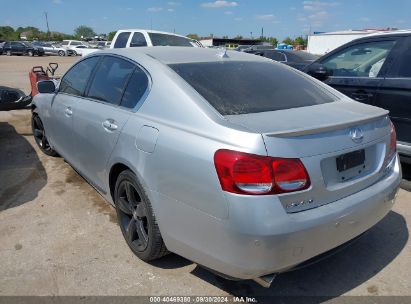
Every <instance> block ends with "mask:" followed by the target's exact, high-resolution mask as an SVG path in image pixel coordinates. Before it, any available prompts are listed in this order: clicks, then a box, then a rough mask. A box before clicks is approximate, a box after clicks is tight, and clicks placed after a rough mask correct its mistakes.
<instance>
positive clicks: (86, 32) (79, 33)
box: [74, 25, 96, 38]
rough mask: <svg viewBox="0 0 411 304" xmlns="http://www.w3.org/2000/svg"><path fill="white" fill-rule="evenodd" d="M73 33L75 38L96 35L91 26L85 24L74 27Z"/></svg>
mask: <svg viewBox="0 0 411 304" xmlns="http://www.w3.org/2000/svg"><path fill="white" fill-rule="evenodd" d="M74 35H75V36H76V37H77V38H81V37H83V38H86V37H93V36H95V35H96V33H95V32H94V30H93V29H92V28H91V27H89V26H86V25H80V26H78V27H76V28H75V29H74Z"/></svg>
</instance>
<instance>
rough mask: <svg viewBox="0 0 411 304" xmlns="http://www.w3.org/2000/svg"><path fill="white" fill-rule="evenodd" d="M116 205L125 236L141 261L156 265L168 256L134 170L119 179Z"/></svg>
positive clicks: (116, 189) (128, 171)
mask: <svg viewBox="0 0 411 304" xmlns="http://www.w3.org/2000/svg"><path fill="white" fill-rule="evenodd" d="M114 202H115V205H116V211H117V219H118V223H119V225H120V228H121V232H122V233H123V236H124V239H125V240H126V242H127V245H128V246H129V247H130V249H131V251H132V252H133V253H134V254H135V255H136V256H137V257H139V258H140V259H141V260H143V261H152V260H155V259H158V258H161V257H162V256H164V255H166V254H167V253H168V250H167V248H166V246H165V244H164V241H163V238H162V237H161V233H160V229H159V228H158V225H157V220H156V217H155V215H154V212H153V209H152V206H151V203H150V201H149V199H148V197H147V195H146V192H145V191H144V189H143V187H142V186H141V184H140V183H139V182H138V180H137V177H136V175H135V174H134V173H133V172H131V171H130V170H125V171H123V172H121V173H120V175H119V176H118V178H117V181H116V185H115V189H114Z"/></svg>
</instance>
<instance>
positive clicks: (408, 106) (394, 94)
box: [377, 78, 411, 144]
mask: <svg viewBox="0 0 411 304" xmlns="http://www.w3.org/2000/svg"><path fill="white" fill-rule="evenodd" d="M377 106H379V107H381V108H384V109H387V110H389V111H390V114H389V115H390V118H391V120H392V122H393V123H394V126H395V129H396V131H397V140H398V141H401V142H406V143H408V144H411V78H391V79H390V78H387V79H385V80H384V82H383V83H382V86H381V91H380V94H379V96H378V100H377Z"/></svg>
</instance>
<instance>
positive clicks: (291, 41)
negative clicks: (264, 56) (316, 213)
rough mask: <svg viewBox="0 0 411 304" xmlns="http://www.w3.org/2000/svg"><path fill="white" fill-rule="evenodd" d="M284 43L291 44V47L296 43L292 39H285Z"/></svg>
mask: <svg viewBox="0 0 411 304" xmlns="http://www.w3.org/2000/svg"><path fill="white" fill-rule="evenodd" d="M283 43H285V44H290V45H294V41H293V40H292V39H291V38H290V37H287V38H285V39H284V40H283Z"/></svg>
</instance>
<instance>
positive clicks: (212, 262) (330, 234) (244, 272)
mask: <svg viewBox="0 0 411 304" xmlns="http://www.w3.org/2000/svg"><path fill="white" fill-rule="evenodd" d="M400 182H401V169H400V165H399V160H398V157H397V158H396V160H395V165H394V166H393V169H391V171H389V172H388V173H387V175H386V176H385V177H384V178H383V179H382V180H380V181H379V182H377V183H375V184H374V185H372V186H370V187H368V188H366V189H364V190H362V191H360V192H358V193H356V194H353V195H350V196H348V197H346V198H344V199H341V200H338V201H336V202H333V203H330V204H328V205H324V206H321V207H317V208H314V209H310V210H306V211H302V212H298V213H292V214H289V213H286V212H285V210H284V208H283V207H282V205H281V203H280V201H279V200H278V199H277V198H276V197H275V196H260V197H258V198H256V199H255V198H254V197H253V201H252V202H250V199H249V198H247V197H246V196H241V195H235V194H226V198H227V201H228V204H229V217H228V219H224V220H221V219H215V218H212V217H210V216H208V215H205V214H204V213H202V212H200V211H198V210H197V209H192V208H188V207H187V206H186V205H185V204H181V203H179V204H178V205H174V207H173V203H172V202H170V205H169V206H170V208H177V209H180V208H181V207H183V208H181V209H180V210H176V209H174V210H172V211H171V210H170V212H173V213H174V214H175V213H178V212H180V211H181V218H179V219H178V223H175V225H178V226H179V227H181V228H179V229H177V230H179V231H178V235H177V234H174V235H173V231H174V229H173V228H174V227H176V226H174V227H173V228H171V227H170V229H169V231H167V228H166V227H164V228H165V229H162V234H164V241H165V242H166V245H167V247H168V248H169V249H170V251H173V252H176V253H178V254H180V255H182V256H184V257H186V258H188V259H191V260H193V261H195V262H197V263H199V264H202V265H204V266H206V267H208V268H211V269H214V270H216V271H218V272H220V273H222V274H224V275H226V276H229V277H233V278H239V279H253V278H256V277H260V276H263V275H267V274H271V273H278V272H284V271H286V270H288V269H291V268H293V267H294V266H296V265H298V264H300V263H303V262H304V261H307V260H309V259H311V258H313V257H316V256H318V255H320V254H322V253H324V252H326V251H329V250H331V249H333V248H335V247H337V246H339V245H341V244H344V243H346V242H348V241H349V240H351V239H353V238H355V237H357V236H359V235H360V234H362V233H363V232H365V231H366V230H368V229H370V228H371V227H372V226H374V225H375V224H376V223H378V222H379V221H380V220H381V219H382V218H383V217H384V216H385V215H386V214H387V213H388V212H389V211H390V209H391V208H392V205H393V203H394V198H395V195H396V193H397V190H398V186H399V184H400ZM181 205H183V206H181ZM169 214H170V213H169ZM160 220H161V219H160ZM184 227H185V228H184ZM161 228H162V227H160V229H161ZM164 230H166V231H164Z"/></svg>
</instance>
